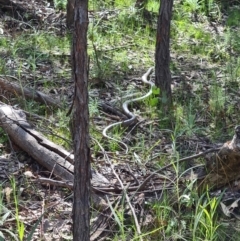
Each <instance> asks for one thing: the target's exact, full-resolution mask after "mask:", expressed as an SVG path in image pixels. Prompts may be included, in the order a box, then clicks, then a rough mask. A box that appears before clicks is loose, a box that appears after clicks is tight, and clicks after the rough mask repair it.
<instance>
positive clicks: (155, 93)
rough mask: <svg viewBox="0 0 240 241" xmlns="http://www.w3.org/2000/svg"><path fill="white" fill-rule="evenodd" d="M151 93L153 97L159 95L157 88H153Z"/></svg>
mask: <svg viewBox="0 0 240 241" xmlns="http://www.w3.org/2000/svg"><path fill="white" fill-rule="evenodd" d="M152 93H153V94H154V95H159V94H160V88H157V87H156V86H153V88H152Z"/></svg>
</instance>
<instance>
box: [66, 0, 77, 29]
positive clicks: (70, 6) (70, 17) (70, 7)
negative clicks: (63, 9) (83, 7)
mask: <svg viewBox="0 0 240 241" xmlns="http://www.w3.org/2000/svg"><path fill="white" fill-rule="evenodd" d="M74 4H75V0H68V1H67V16H66V24H67V28H68V29H71V28H72V27H73V21H74Z"/></svg>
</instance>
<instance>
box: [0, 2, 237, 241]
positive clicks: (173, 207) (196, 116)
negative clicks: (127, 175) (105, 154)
mask: <svg viewBox="0 0 240 241" xmlns="http://www.w3.org/2000/svg"><path fill="white" fill-rule="evenodd" d="M135 2H136V1H133V0H131V1H123V0H117V1H110V0H109V1H103V0H101V1H96V0H91V1H90V2H89V9H90V10H93V16H94V17H93V18H91V21H90V23H89V31H88V54H89V57H90V69H89V78H90V79H93V78H95V79H100V80H102V82H103V87H102V86H101V87H95V86H94V85H90V92H91V90H92V89H94V88H105V89H103V92H104V94H106V95H105V96H107V97H108V96H110V97H112V98H115V99H116V106H117V107H121V106H120V104H121V102H122V97H123V96H125V95H126V94H129V93H134V92H135V91H136V92H139V90H138V89H137V87H136V86H135V85H133V84H132V83H131V84H130V83H128V84H126V81H125V80H124V81H123V79H124V78H126V77H128V78H130V77H129V76H138V77H139V76H141V75H142V74H143V73H145V72H146V70H147V69H148V68H149V67H150V66H152V65H154V49H155V38H156V31H155V30H156V23H157V16H156V14H157V13H158V8H159V1H157V0H149V1H148V3H147V5H146V8H147V10H148V11H150V14H151V16H152V19H151V23H150V22H149V21H148V20H146V19H144V16H143V13H142V11H141V10H138V9H136V8H135V7H134V6H135ZM180 2H181V3H180ZM65 4H66V1H63V0H55V1H54V6H55V8H56V9H57V10H59V9H65ZM107 10H109V11H108V12H106V13H105V15H106V16H103V15H99V12H100V11H107ZM238 13H239V7H237V6H235V7H234V6H233V7H229V8H226V10H224V11H222V7H221V5H220V4H219V1H215V0H208V1H199V0H183V1H180V0H176V1H174V12H173V18H172V23H171V55H172V60H171V61H172V62H171V71H172V75H173V76H177V80H178V81H179V83H178V84H179V86H178V87H177V89H176V90H175V91H173V93H174V94H173V100H174V103H173V108H174V113H173V115H172V116H170V117H169V116H167V115H165V113H161V112H160V111H158V104H159V103H158V98H157V96H158V91H159V90H156V93H155V94H154V95H153V96H151V97H149V98H148V99H147V100H144V101H142V102H141V103H137V104H133V105H131V107H130V108H131V109H132V110H133V111H134V112H135V113H136V114H138V115H139V116H140V117H142V118H143V119H145V120H146V122H143V127H141V128H143V129H136V131H135V132H133V135H134V136H135V139H134V140H133V141H132V142H131V143H130V144H129V154H128V156H127V157H124V158H122V162H123V163H124V164H125V162H126V161H127V162H128V161H130V163H131V162H134V163H137V164H138V165H140V166H141V167H143V170H145V169H146V167H145V164H149V165H150V166H153V167H156V166H157V167H159V166H163V165H165V164H166V162H173V161H175V160H178V159H179V158H180V156H182V155H183V154H184V153H189V152H191V153H194V152H195V149H193V148H192V144H191V143H192V142H193V140H196V138H207V139H208V140H210V141H214V142H220V141H226V140H227V138H228V137H230V136H231V135H232V129H231V128H226V129H224V130H226V131H225V132H223V128H225V127H231V126H234V125H235V124H238V123H239V122H240V116H239V108H238V101H239V100H238V98H237V97H236V96H234V95H233V94H232V92H231V91H229V89H231V88H232V89H233V90H238V88H239V84H240V83H239V82H240V58H239V57H238V56H239V53H240V44H239V36H238V32H239V27H238V26H239V21H240V17H239V14H238ZM224 14H227V17H226V16H224ZM210 22H211V23H212V25H215V27H216V28H218V29H217V31H216V29H214V27H212V25H211V24H210ZM70 39H71V38H70V37H69V35H67V34H66V35H59V34H57V33H55V32H54V31H53V30H49V31H47V32H46V31H44V30H37V29H32V30H28V31H25V32H21V33H20V32H19V33H18V34H17V35H15V36H14V37H13V38H9V37H1V38H0V55H1V56H7V58H0V74H1V75H13V76H15V77H16V78H17V79H18V80H19V81H18V83H19V84H20V85H21V86H23V87H24V86H27V87H32V88H35V87H39V86H40V88H41V90H42V91H46V92H47V93H48V91H50V90H54V89H58V88H59V87H61V88H62V89H63V90H64V88H68V86H66V85H69V81H70V79H71V70H70V67H71V66H70V51H69V50H70ZM10 60H11V61H10ZM46 63H47V66H49V69H47V70H42V69H41V66H43V65H46ZM11 64H12V66H14V67H11ZM29 76H30V78H29ZM27 77H28V78H27ZM184 81H185V82H184ZM40 82H41V83H42V84H40ZM134 83H135V82H134ZM184 84H185V85H184ZM108 85H109V86H110V87H106V86H108ZM104 86H105V87H104ZM187 87H189V88H190V90H188V89H187ZM225 87H226V88H225ZM141 90H143V91H144V88H143V89H141ZM160 91H161V90H160ZM58 93H60V92H58ZM191 93H192V94H193V95H191ZM59 95H60V94H59ZM104 98H105V97H104ZM11 101H13V100H11ZM14 101H15V103H17V104H18V105H19V106H20V107H21V108H24V109H25V110H27V111H29V112H32V113H36V114H39V115H42V116H44V117H45V118H49V119H51V121H52V122H53V125H49V126H48V127H47V128H45V129H46V135H47V137H48V138H49V139H51V140H52V141H54V142H55V143H57V144H60V145H62V146H64V147H65V148H67V149H70V148H71V143H69V140H70V139H71V134H70V131H69V118H68V117H66V112H67V110H68V108H66V109H64V110H56V109H53V110H49V109H48V108H46V107H45V106H44V105H39V104H38V103H36V102H34V101H29V100H25V99H23V98H16V99H15V100H14ZM14 101H13V102H14ZM65 101H66V100H63V102H65ZM98 103H99V99H98V98H97V97H91V96H90V102H89V111H90V132H91V136H92V137H94V138H95V139H97V140H98V141H100V142H101V143H104V147H105V148H106V150H108V151H110V152H113V153H115V156H114V154H113V158H115V157H116V160H115V159H114V161H116V162H117V160H119V159H120V158H121V157H119V156H118V153H119V152H120V151H121V148H119V144H118V143H116V142H114V141H109V140H105V139H103V138H102V134H101V131H102V129H103V128H104V127H105V126H104V123H106V124H109V123H108V120H106V121H105V119H104V118H105V116H104V115H103V114H102V112H101V111H100V110H99V107H98ZM99 119H100V120H101V121H102V120H103V121H102V122H101V121H100V120H99ZM148 121H149V123H148ZM99 123H100V124H99ZM45 125H46V124H44V123H38V126H39V127H40V128H42V127H43V128H44V127H45ZM1 134H2V130H1ZM153 134H156V136H157V139H156V138H154V135H153ZM109 135H111V136H113V137H114V138H116V139H119V140H121V139H123V137H125V135H126V131H125V129H124V128H114V129H112V130H111V131H110V133H109ZM61 137H62V138H61ZM0 141H1V143H6V141H7V139H6V137H5V136H3V135H2V137H1V140H0ZM181 145H183V147H182V146H181ZM188 146H190V147H189V150H188ZM164 148H165V149H164ZM191 148H192V149H191ZM92 151H93V155H97V154H98V152H99V151H100V148H99V147H98V146H97V145H95V144H94V143H92ZM155 154H160V157H159V158H158V159H157V160H156V161H154V160H153V161H151V163H149V160H151V158H152V156H154V155H155ZM170 157H171V158H170ZM173 170H174V171H173V172H174V175H175V176H176V177H177V179H176V180H175V181H176V183H175V185H174V186H173V190H172V193H174V195H172V193H171V191H169V192H168V191H166V192H164V194H163V197H162V198H161V199H160V200H159V201H156V202H154V203H153V204H151V205H150V204H146V206H147V207H146V208H148V209H149V210H150V212H151V214H152V216H153V217H154V218H153V219H152V223H151V224H149V225H146V227H145V228H144V229H143V230H142V232H143V233H142V238H143V240H156V241H161V240H167V239H171V240H193V241H198V240H224V238H225V240H227V238H229V236H228V234H227V232H226V231H225V229H224V225H223V223H222V219H221V218H220V217H219V215H218V214H219V211H218V209H217V208H218V206H219V201H220V200H219V199H218V198H213V197H210V195H209V190H206V192H205V193H203V194H202V195H200V196H199V195H198V193H197V191H196V189H194V184H193V183H186V184H184V185H185V186H184V187H183V188H182V187H181V185H180V184H179V183H180V179H179V176H180V175H181V174H180V171H184V170H185V169H184V166H181V165H175V166H174V168H173ZM15 191H16V189H15ZM14 198H15V199H14V202H15V208H14V212H16V217H17V218H16V222H17V223H18V225H17V226H18V228H17V230H16V232H15V235H18V236H19V239H20V240H21V239H22V233H23V226H21V225H22V224H21V221H20V219H19V218H18V210H19V202H18V199H17V198H18V197H17V196H16V194H15V196H14ZM0 202H2V199H1V197H0ZM124 208H125V206H124V205H120V206H118V207H117V208H115V207H112V211H113V216H114V220H115V222H116V224H117V226H116V227H117V228H116V233H115V235H113V236H111V237H110V238H111V240H128V239H129V237H130V238H131V240H140V238H141V237H139V236H138V235H137V232H136V227H135V226H134V225H135V224H134V222H133V220H129V219H125V216H124V215H125V214H124V211H125V210H124ZM9 215H10V214H9V212H8V211H7V212H4V211H3V209H2V212H1V217H2V219H1V220H2V223H1V224H2V225H1V226H2V228H0V231H1V232H2V233H0V236H1V235H2V234H4V235H5V232H6V230H4V221H6V219H7V218H9ZM238 234H239V232H236V231H235V232H233V236H237V235H238ZM235 240H237V239H235Z"/></svg>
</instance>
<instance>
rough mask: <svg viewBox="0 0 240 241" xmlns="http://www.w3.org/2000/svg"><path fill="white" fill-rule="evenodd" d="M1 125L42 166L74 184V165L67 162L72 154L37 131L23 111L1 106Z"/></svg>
mask: <svg viewBox="0 0 240 241" xmlns="http://www.w3.org/2000/svg"><path fill="white" fill-rule="evenodd" d="M0 124H1V126H2V128H3V129H4V131H5V132H6V133H7V134H8V135H9V137H10V138H11V140H12V141H13V142H14V143H15V144H17V145H18V146H19V147H20V148H21V149H23V150H24V151H26V152H27V153H28V154H29V155H30V156H32V157H33V158H34V159H35V160H36V161H38V162H39V163H40V164H41V165H42V166H44V167H45V168H47V169H48V170H49V171H50V172H52V173H53V174H54V175H56V176H58V177H60V178H61V179H63V180H67V181H71V182H73V174H72V172H73V165H72V164H71V163H70V162H68V160H67V159H69V158H70V157H71V155H70V153H67V152H66V151H64V150H63V149H62V148H61V147H58V146H57V145H56V144H54V143H51V142H50V141H48V140H47V139H46V138H44V137H43V136H42V135H41V134H40V133H38V132H37V131H35V130H34V129H33V128H32V127H31V126H30V124H29V123H28V122H27V121H26V116H25V114H24V113H23V112H22V111H20V110H15V109H13V108H12V107H11V106H9V105H1V106H0ZM71 158H73V157H71Z"/></svg>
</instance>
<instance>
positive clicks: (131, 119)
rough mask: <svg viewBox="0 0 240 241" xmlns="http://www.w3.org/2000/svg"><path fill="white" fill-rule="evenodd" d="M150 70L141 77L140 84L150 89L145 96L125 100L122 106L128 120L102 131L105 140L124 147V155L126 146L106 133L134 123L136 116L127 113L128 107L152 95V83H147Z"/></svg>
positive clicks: (129, 112)
mask: <svg viewBox="0 0 240 241" xmlns="http://www.w3.org/2000/svg"><path fill="white" fill-rule="evenodd" d="M152 70H153V67H151V68H149V69H148V71H147V72H146V73H145V74H144V75H143V76H142V82H143V83H145V84H147V85H149V86H150V89H149V91H148V92H147V94H145V95H144V96H140V97H137V98H134V99H130V100H126V101H125V102H124V103H123V105H122V108H123V111H124V113H125V114H126V115H127V117H129V119H127V120H124V121H119V122H116V123H113V124H110V125H108V126H107V127H106V128H105V129H104V130H103V131H102V134H103V136H104V137H106V138H107V139H110V140H113V141H115V142H118V143H120V144H121V145H122V146H124V148H125V150H126V153H127V152H128V146H127V145H126V144H125V143H123V142H122V141H120V140H117V139H115V138H113V137H111V136H109V135H108V134H107V132H108V131H109V130H110V129H112V128H113V127H115V126H122V127H127V126H130V125H131V124H133V123H135V122H136V116H135V115H134V114H133V113H132V112H131V111H129V109H128V105H129V104H130V103H133V102H137V101H141V100H144V99H146V98H147V97H149V96H150V95H151V94H152V89H153V86H154V83H153V82H152V81H150V80H149V81H148V76H149V74H150V73H151V72H152Z"/></svg>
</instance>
